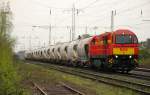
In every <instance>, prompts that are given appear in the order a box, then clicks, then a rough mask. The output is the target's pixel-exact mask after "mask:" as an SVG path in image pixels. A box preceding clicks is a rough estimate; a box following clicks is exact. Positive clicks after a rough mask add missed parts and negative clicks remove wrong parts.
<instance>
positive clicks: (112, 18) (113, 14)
mask: <svg viewBox="0 0 150 95" xmlns="http://www.w3.org/2000/svg"><path fill="white" fill-rule="evenodd" d="M115 15H116V10H115V11H114V10H112V11H111V26H110V31H111V32H112V31H114V16H115Z"/></svg>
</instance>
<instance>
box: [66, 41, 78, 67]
mask: <svg viewBox="0 0 150 95" xmlns="http://www.w3.org/2000/svg"><path fill="white" fill-rule="evenodd" d="M78 43H79V40H75V41H72V42H71V43H70V44H69V47H68V61H69V62H68V64H71V65H75V63H76V62H77V60H78V53H77V48H78Z"/></svg>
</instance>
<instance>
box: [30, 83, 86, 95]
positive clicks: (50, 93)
mask: <svg viewBox="0 0 150 95" xmlns="http://www.w3.org/2000/svg"><path fill="white" fill-rule="evenodd" d="M32 84H33V86H34V87H35V88H36V89H37V90H38V92H39V93H38V95H86V94H84V93H82V92H80V91H79V90H77V89H74V88H72V87H71V86H69V85H67V84H65V83H63V82H60V83H59V87H58V86H56V88H53V87H52V89H51V88H50V89H49V88H43V87H41V86H39V85H38V84H36V83H34V82H32ZM36 95H37V93H36Z"/></svg>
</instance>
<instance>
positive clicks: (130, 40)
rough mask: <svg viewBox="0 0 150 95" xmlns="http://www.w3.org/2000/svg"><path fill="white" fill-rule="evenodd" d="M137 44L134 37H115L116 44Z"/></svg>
mask: <svg viewBox="0 0 150 95" xmlns="http://www.w3.org/2000/svg"><path fill="white" fill-rule="evenodd" d="M136 43H138V41H137V37H136V36H135V35H116V44H136Z"/></svg>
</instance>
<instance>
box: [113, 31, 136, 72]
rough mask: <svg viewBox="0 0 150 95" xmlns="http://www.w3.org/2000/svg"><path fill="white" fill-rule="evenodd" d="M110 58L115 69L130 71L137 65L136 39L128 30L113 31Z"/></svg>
mask: <svg viewBox="0 0 150 95" xmlns="http://www.w3.org/2000/svg"><path fill="white" fill-rule="evenodd" d="M112 37H113V44H112V58H113V66H112V68H113V69H115V70H119V71H120V70H121V71H122V72H124V71H126V72H128V71H130V70H132V69H134V68H135V67H136V66H137V65H138V62H137V60H138V39H137V37H136V35H135V34H134V33H133V32H131V31H129V30H117V31H115V32H113V36H112Z"/></svg>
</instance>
